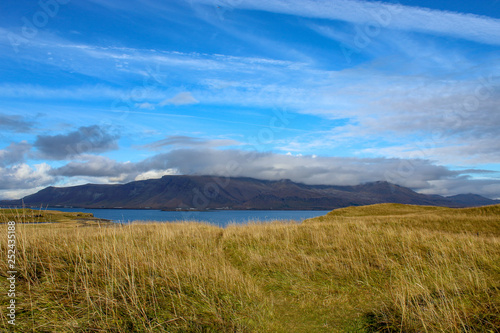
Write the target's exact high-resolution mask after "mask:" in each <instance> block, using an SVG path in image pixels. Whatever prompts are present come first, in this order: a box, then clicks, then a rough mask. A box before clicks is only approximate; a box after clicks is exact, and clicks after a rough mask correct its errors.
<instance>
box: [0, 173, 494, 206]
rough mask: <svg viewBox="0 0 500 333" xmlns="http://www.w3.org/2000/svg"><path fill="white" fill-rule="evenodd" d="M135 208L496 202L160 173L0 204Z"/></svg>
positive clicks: (391, 188) (374, 186) (375, 186)
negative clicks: (139, 178)
mask: <svg viewBox="0 0 500 333" xmlns="http://www.w3.org/2000/svg"><path fill="white" fill-rule="evenodd" d="M21 203H24V205H26V206H43V207H60V206H71V207H79V208H136V209H144V208H151V209H166V210H176V209H186V210H188V209H196V210H204V209H259V210H266V209H284V210H286V209H293V210H303V209H304V210H315V209H317V210H331V209H335V208H341V207H347V206H361V205H370V204H376V203H403V204H415V205H431V206H446V207H472V206H483V205H490V204H497V203H500V201H498V200H491V199H487V198H484V197H481V196H478V195H458V196H453V197H443V196H439V195H425V194H420V193H417V192H415V191H413V190H411V189H408V188H405V187H402V186H399V185H395V184H391V183H388V182H384V181H379V182H372V183H366V184H361V185H356V186H331V185H306V184H302V183H295V182H292V181H290V180H279V181H271V180H259V179H254V178H248V177H235V178H226V177H215V176H164V177H162V178H160V179H148V180H141V181H134V182H130V183H127V184H115V185H102V184H86V185H80V186H71V187H53V186H51V187H47V188H45V189H43V190H41V191H39V192H37V193H35V194H32V195H28V196H26V197H24V198H23V199H21V200H11V201H0V205H4V206H5V205H20V204H21Z"/></svg>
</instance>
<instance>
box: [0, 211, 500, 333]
mask: <svg viewBox="0 0 500 333" xmlns="http://www.w3.org/2000/svg"><path fill="white" fill-rule="evenodd" d="M0 230H1V232H3V233H4V235H7V230H6V226H5V225H3V226H1V227H0ZM16 232H17V241H18V243H17V250H18V256H17V266H18V271H19V279H18V285H17V291H18V295H17V300H18V303H19V304H18V306H19V307H18V312H17V320H16V323H17V326H16V330H17V332H99V331H101V332H378V331H381V332H498V331H500V206H491V207H484V208H475V209H460V210H457V209H447V208H434V207H418V206H406V205H374V206H369V207H356V208H347V209H341V210H336V211H333V212H331V213H330V214H328V215H326V216H324V217H319V218H315V219H310V220H307V221H305V222H304V223H302V224H298V223H294V222H289V223H281V222H280V223H278V222H274V223H267V224H259V223H254V224H248V225H244V226H237V225H233V226H229V227H227V228H226V229H220V228H217V227H214V226H210V225H205V224H197V223H171V224H170V223H165V224H158V223H151V224H133V225H127V226H115V227H106V228H104V227H101V228H99V227H91V228H63V227H59V226H58V225H57V224H53V225H21V224H18V225H17V230H16ZM0 234H1V233H0ZM6 239H7V237H6V236H5V237H0V247H1V249H2V251H4V252H3V253H6V248H7V245H6ZM5 261H6V260H4V261H3V262H0V271H1V272H2V273H1V274H2V277H1V279H2V280H4V281H5V279H6V275H5V273H4V272H6V271H7V270H8V269H7V267H6V262H5ZM2 285H6V283H3V284H2ZM1 298H2V304H7V303H6V302H7V301H8V299H7V296H6V295H5V293H2V296H1ZM1 322H2V324H1V325H2V326H3V327H4V328H11V327H8V325H7V317H6V316H5V311H2V314H1ZM16 330H14V331H16Z"/></svg>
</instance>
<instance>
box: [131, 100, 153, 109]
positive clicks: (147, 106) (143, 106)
mask: <svg viewBox="0 0 500 333" xmlns="http://www.w3.org/2000/svg"><path fill="white" fill-rule="evenodd" d="M135 107H136V108H139V109H146V110H154V109H155V105H154V104H151V103H148V102H144V103H136V104H135Z"/></svg>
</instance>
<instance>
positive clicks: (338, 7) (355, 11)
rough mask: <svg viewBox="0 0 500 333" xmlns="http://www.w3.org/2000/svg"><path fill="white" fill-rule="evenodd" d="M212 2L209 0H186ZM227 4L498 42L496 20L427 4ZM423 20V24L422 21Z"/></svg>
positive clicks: (317, 0)
mask: <svg viewBox="0 0 500 333" xmlns="http://www.w3.org/2000/svg"><path fill="white" fill-rule="evenodd" d="M190 2H192V3H193V2H194V3H202V4H206V5H211V6H213V3H212V1H209V0H190ZM228 6H229V7H231V8H237V9H249V10H262V11H268V12H273V13H282V14H289V15H295V16H300V17H308V18H321V19H330V20H340V21H346V22H350V23H354V24H359V25H366V26H368V29H369V28H370V27H369V26H370V25H371V26H372V27H375V26H377V25H378V27H379V28H383V27H389V28H391V29H400V30H407V31H418V32H425V33H430V34H437V35H444V36H452V37H455V38H462V39H466V40H471V41H475V42H479V43H485V44H492V45H500V35H499V34H498V31H500V20H498V19H494V18H490V17H485V16H478V15H472V14H463V13H455V12H447V11H439V10H431V9H427V8H419V7H411V6H403V5H400V4H390V3H382V2H368V1H357V0H337V1H328V0H275V1H266V0H241V1H233V2H230V3H229V4H228ZM422 22H425V24H422Z"/></svg>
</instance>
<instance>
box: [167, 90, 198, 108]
mask: <svg viewBox="0 0 500 333" xmlns="http://www.w3.org/2000/svg"><path fill="white" fill-rule="evenodd" d="M197 103H199V101H198V100H197V99H196V98H194V97H193V95H192V94H191V93H190V92H188V91H185V92H180V93H178V94H177V95H175V96H174V97H172V98H167V99H164V100H163V101H161V102H160V103H159V104H158V105H159V106H165V105H168V104H173V105H189V104H197Z"/></svg>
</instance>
